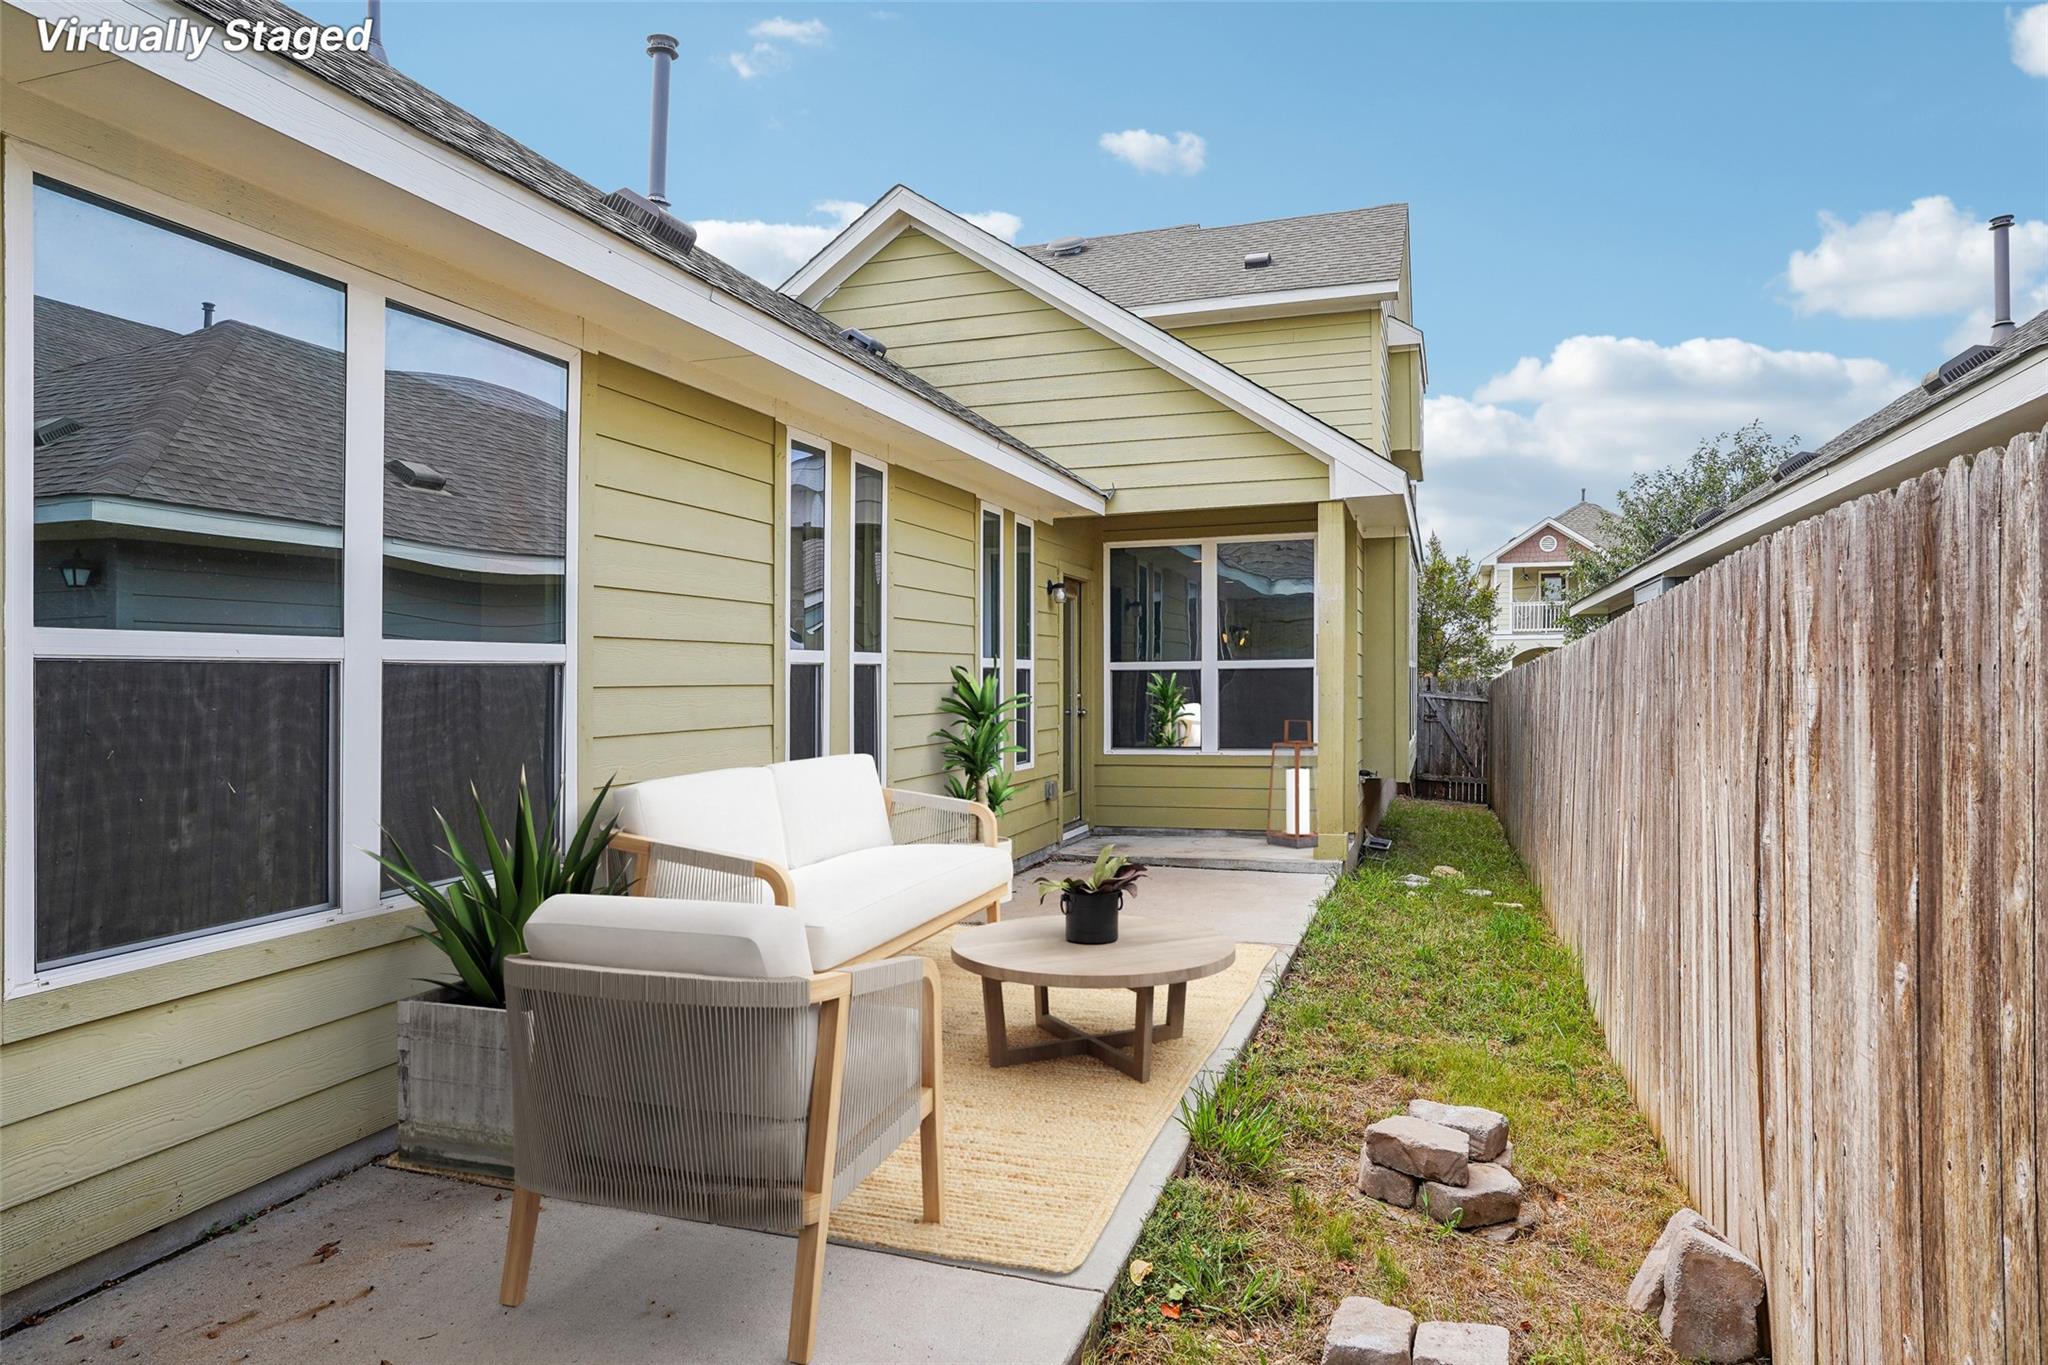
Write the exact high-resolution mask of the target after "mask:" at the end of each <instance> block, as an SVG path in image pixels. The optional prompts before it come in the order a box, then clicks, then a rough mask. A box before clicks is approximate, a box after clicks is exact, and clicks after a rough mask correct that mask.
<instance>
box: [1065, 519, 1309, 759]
mask: <svg viewBox="0 0 2048 1365" xmlns="http://www.w3.org/2000/svg"><path fill="white" fill-rule="evenodd" d="M1282 540H1300V541H1306V542H1308V544H1309V545H1311V546H1314V545H1315V542H1316V534H1315V532H1313V531H1281V532H1275V533H1271V534H1267V535H1242V536H1160V537H1156V538H1153V539H1148V540H1110V541H1104V542H1103V545H1102V563H1101V572H1102V588H1101V590H1100V591H1101V593H1102V696H1101V699H1100V700H1101V712H1102V717H1103V720H1102V755H1103V757H1105V758H1108V757H1117V756H1124V755H1136V756H1143V757H1147V758H1159V757H1182V758H1187V757H1194V756H1201V757H1206V758H1219V757H1220V758H1229V757H1253V756H1256V757H1259V758H1270V757H1271V756H1272V751H1271V750H1270V749H1224V748H1220V747H1218V737H1219V736H1220V735H1221V734H1222V731H1223V727H1222V725H1221V724H1220V721H1221V714H1220V711H1219V709H1218V704H1219V702H1220V700H1221V697H1222V675H1223V672H1224V670H1225V669H1233V670H1234V669H1253V668H1292V669H1300V668H1306V669H1308V670H1309V699H1310V706H1309V724H1310V726H1311V727H1312V730H1313V733H1314V734H1315V735H1316V736H1317V738H1318V740H1320V737H1321V735H1322V733H1323V717H1322V706H1323V689H1322V673H1321V667H1322V664H1321V660H1320V658H1319V655H1320V654H1321V651H1322V639H1321V632H1320V630H1317V631H1312V632H1311V633H1310V637H1309V638H1310V639H1311V641H1312V642H1313V643H1312V644H1311V646H1310V649H1309V656H1308V658H1306V659H1238V660H1232V661H1231V662H1229V663H1227V664H1226V663H1223V662H1221V661H1219V660H1218V659H1217V657H1216V639H1217V633H1218V630H1219V628H1220V627H1219V625H1218V622H1219V619H1220V613H1219V607H1220V606H1221V601H1220V599H1219V598H1218V596H1217V584H1216V579H1217V568H1218V565H1217V561H1216V547H1217V546H1219V545H1232V544H1244V543H1247V542H1252V541H1259V542H1265V541H1282ZM1173 545H1192V546H1194V547H1195V548H1196V549H1197V550H1198V551H1200V553H1201V556H1202V620H1201V626H1200V633H1201V640H1202V648H1201V652H1200V655H1199V657H1197V658H1194V659H1154V660H1132V661H1129V662H1124V663H1118V662H1116V661H1114V660H1112V659H1111V658H1110V635H1109V627H1110V616H1111V611H1110V603H1111V592H1110V587H1111V579H1110V571H1109V563H1110V556H1111V554H1112V553H1113V552H1115V551H1117V550H1142V549H1148V548H1158V547H1161V546H1173ZM1321 597H1322V585H1321V583H1320V582H1316V583H1315V586H1314V589H1313V592H1312V594H1311V601H1310V612H1311V619H1312V620H1316V621H1320V620H1321V619H1322V617H1321V611H1320V605H1321ZM1188 672H1192V673H1195V674H1197V675H1198V676H1199V677H1200V678H1201V681H1202V743H1201V746H1200V747H1199V748H1170V749H1153V748H1142V747H1141V748H1129V749H1119V748H1116V747H1114V746H1113V745H1112V744H1111V743H1110V737H1111V734H1112V732H1113V731H1114V729H1115V717H1114V716H1112V715H1111V714H1110V705H1111V696H1112V692H1111V688H1112V685H1113V684H1112V681H1111V675H1112V674H1115V673H1188ZM1309 752H1310V753H1311V754H1313V753H1314V752H1315V750H1314V749H1310V750H1309Z"/></svg>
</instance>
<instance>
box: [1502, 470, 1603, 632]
mask: <svg viewBox="0 0 2048 1365" xmlns="http://www.w3.org/2000/svg"><path fill="white" fill-rule="evenodd" d="M1607 515H1608V514H1607V510H1606V509H1605V508H1603V507H1601V506H1600V505H1599V504H1598V503H1593V502H1587V501H1586V500H1585V494H1584V492H1583V491H1581V493H1580V495H1579V501H1578V502H1576V503H1573V504H1572V505H1571V506H1570V507H1568V508H1566V509H1565V510H1564V511H1562V512H1559V513H1558V514H1557V515H1556V516H1554V517H1545V518H1544V519H1543V520H1541V521H1539V522H1537V523H1536V524H1535V525H1533V526H1529V527H1525V528H1523V529H1522V530H1520V531H1518V532H1516V533H1515V534H1514V535H1512V536H1510V537H1508V540H1507V543H1506V544H1504V545H1502V546H1501V547H1500V548H1499V549H1497V550H1495V551H1494V552H1493V553H1492V554H1490V555H1488V556H1487V557H1486V558H1484V559H1482V560H1480V561H1479V581H1480V583H1481V584H1482V585H1485V586H1488V587H1491V588H1492V589H1493V631H1492V634H1491V635H1490V636H1489V637H1488V638H1489V640H1490V641H1491V643H1492V644H1493V646H1494V647H1495V648H1496V649H1505V650H1507V651H1508V663H1509V664H1510V665H1511V666H1512V665H1514V664H1521V663H1527V662H1528V661H1529V660H1531V659H1534V658H1537V657H1539V656H1540V655H1544V654H1548V653H1549V652H1550V651H1551V650H1553V649H1556V648H1558V647H1559V646H1561V645H1563V644H1564V618H1565V615H1566V613H1567V610H1568V602H1569V599H1568V598H1567V597H1566V595H1565V594H1566V592H1567V590H1568V588H1567V585H1568V584H1569V582H1570V574H1571V567H1572V558H1573V556H1574V554H1575V553H1576V552H1577V551H1580V550H1597V549H1600V548H1602V547H1603V546H1604V544H1605V533H1604V531H1603V530H1602V526H1603V523H1604V521H1605V519H1606V517H1607Z"/></svg>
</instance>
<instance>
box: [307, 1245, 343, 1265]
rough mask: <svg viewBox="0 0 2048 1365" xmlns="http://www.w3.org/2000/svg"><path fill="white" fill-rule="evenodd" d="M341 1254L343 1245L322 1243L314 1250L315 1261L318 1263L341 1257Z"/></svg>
mask: <svg viewBox="0 0 2048 1365" xmlns="http://www.w3.org/2000/svg"><path fill="white" fill-rule="evenodd" d="M340 1253H341V1243H339V1242H322V1243H321V1244H320V1245H319V1246H318V1247H316V1248H314V1250H313V1259H314V1260H316V1261H326V1260H331V1259H332V1258H333V1257H335V1256H337V1255H339V1254H340Z"/></svg>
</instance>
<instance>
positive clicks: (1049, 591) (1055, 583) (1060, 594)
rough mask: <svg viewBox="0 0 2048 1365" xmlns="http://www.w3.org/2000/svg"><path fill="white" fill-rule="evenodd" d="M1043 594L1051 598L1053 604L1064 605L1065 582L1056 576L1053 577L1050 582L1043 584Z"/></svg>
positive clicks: (1065, 600)
mask: <svg viewBox="0 0 2048 1365" xmlns="http://www.w3.org/2000/svg"><path fill="white" fill-rule="evenodd" d="M1045 595H1046V596H1047V597H1050V598H1051V599H1052V604H1053V605H1054V606H1056V607H1064V606H1065V605H1066V604H1067V585H1066V583H1065V582H1063V581H1062V580H1060V579H1057V578H1055V579H1053V580H1052V582H1050V583H1048V584H1046V585H1045Z"/></svg>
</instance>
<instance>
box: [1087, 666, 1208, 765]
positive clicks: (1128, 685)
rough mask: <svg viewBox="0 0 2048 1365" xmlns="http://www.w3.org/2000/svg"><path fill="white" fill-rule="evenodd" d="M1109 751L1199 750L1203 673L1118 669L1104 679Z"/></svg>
mask: <svg viewBox="0 0 2048 1365" xmlns="http://www.w3.org/2000/svg"><path fill="white" fill-rule="evenodd" d="M1109 678H1110V683H1109V745H1110V747H1111V748H1112V749H1199V748H1201V747H1202V675H1201V673H1200V672H1199V671H1197V670H1195V669H1192V668H1179V669H1160V670H1157V671H1153V670H1150V669H1119V670H1118V671H1116V672H1114V673H1112V674H1110V675H1109Z"/></svg>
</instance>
